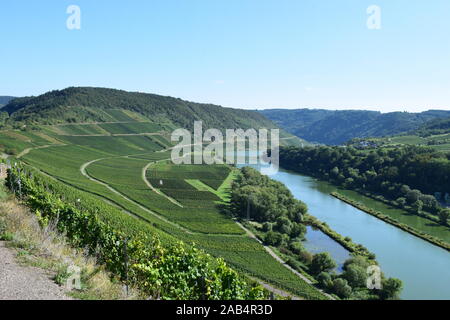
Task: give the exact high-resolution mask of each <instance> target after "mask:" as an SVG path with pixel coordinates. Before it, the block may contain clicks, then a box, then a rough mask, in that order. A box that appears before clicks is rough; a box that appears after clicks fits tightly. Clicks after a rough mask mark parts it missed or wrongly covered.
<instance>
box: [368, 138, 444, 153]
mask: <svg viewBox="0 0 450 320" xmlns="http://www.w3.org/2000/svg"><path fill="white" fill-rule="evenodd" d="M367 140H370V141H374V142H376V143H379V144H381V145H383V146H386V147H389V146H392V147H394V146H398V145H420V146H429V147H432V148H434V149H436V150H438V151H443V152H449V151H450V134H441V135H433V136H428V137H420V136H416V135H401V136H393V137H387V138H370V139H367Z"/></svg>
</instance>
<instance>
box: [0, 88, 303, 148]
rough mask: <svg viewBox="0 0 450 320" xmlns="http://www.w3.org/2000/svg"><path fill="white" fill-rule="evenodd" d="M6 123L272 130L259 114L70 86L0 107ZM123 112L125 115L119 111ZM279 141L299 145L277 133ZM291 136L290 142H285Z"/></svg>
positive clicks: (270, 123) (101, 89)
mask: <svg viewBox="0 0 450 320" xmlns="http://www.w3.org/2000/svg"><path fill="white" fill-rule="evenodd" d="M2 111H6V112H8V113H9V119H8V120H7V123H6V125H10V126H11V125H12V126H14V127H20V126H22V125H24V124H27V125H52V124H64V123H86V122H118V121H136V120H138V121H152V122H157V123H164V124H166V125H168V126H169V127H172V128H188V129H192V128H193V125H194V121H196V120H202V121H203V129H204V130H207V129H210V128H217V129H237V128H242V129H248V128H255V129H257V130H259V129H262V128H267V129H270V128H277V125H276V124H275V123H274V122H272V121H271V120H269V119H267V118H266V117H265V116H264V115H262V114H260V113H258V112H256V111H250V110H240V109H233V108H224V107H221V106H218V105H213V104H203V103H195V102H190V101H185V100H181V99H178V98H172V97H166V96H160V95H155V94H148V93H139V92H127V91H123V90H115V89H107V88H92V87H71V88H67V89H64V90H57V91H51V92H48V93H45V94H43V95H40V96H37V97H24V98H17V99H14V100H13V101H10V103H9V104H8V105H6V106H4V107H3V109H2ZM124 112H125V113H124ZM280 135H281V137H283V138H285V139H286V140H285V141H284V142H287V141H288V140H289V143H292V144H299V143H302V141H301V140H300V139H299V138H297V137H295V136H292V135H291V134H288V133H286V132H285V131H283V130H281V132H280ZM289 137H290V138H289Z"/></svg>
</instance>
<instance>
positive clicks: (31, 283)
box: [0, 241, 72, 300]
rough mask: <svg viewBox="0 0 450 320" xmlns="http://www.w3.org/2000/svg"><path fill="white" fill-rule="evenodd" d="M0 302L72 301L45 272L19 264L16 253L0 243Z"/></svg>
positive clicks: (3, 243)
mask: <svg viewBox="0 0 450 320" xmlns="http://www.w3.org/2000/svg"><path fill="white" fill-rule="evenodd" d="M0 300H72V298H71V297H68V296H67V295H66V294H65V292H64V288H62V287H60V286H59V285H57V284H56V283H55V282H54V281H53V280H51V279H50V275H48V274H47V273H46V272H45V271H43V270H41V269H38V268H33V267H24V266H21V265H20V264H18V263H17V261H16V258H15V251H14V250H13V249H9V248H6V247H5V242H2V241H0Z"/></svg>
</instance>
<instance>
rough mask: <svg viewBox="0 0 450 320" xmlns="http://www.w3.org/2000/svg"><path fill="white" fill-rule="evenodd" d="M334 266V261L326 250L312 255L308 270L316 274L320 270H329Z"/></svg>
mask: <svg viewBox="0 0 450 320" xmlns="http://www.w3.org/2000/svg"><path fill="white" fill-rule="evenodd" d="M336 266H337V265H336V262H334V260H333V258H331V256H330V254H329V253H328V252H321V253H318V254H315V255H314V256H313V259H312V262H311V267H310V270H311V273H312V274H314V275H318V274H319V273H321V272H329V271H331V270H333V269H334V268H336Z"/></svg>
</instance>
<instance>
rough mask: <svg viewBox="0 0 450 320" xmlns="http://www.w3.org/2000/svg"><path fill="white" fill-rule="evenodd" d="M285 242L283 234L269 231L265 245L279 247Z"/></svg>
mask: <svg viewBox="0 0 450 320" xmlns="http://www.w3.org/2000/svg"><path fill="white" fill-rule="evenodd" d="M282 242H283V236H282V234H281V233H278V232H273V231H269V232H267V233H266V236H265V238H264V243H265V244H266V245H268V246H275V247H278V246H279V245H281V243H282Z"/></svg>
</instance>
